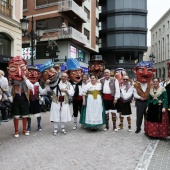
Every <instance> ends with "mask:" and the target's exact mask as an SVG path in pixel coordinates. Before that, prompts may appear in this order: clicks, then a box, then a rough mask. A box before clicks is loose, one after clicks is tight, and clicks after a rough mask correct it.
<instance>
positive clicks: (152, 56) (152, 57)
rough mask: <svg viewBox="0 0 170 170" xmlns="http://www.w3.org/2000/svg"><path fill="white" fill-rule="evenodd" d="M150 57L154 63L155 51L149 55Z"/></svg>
mask: <svg viewBox="0 0 170 170" xmlns="http://www.w3.org/2000/svg"><path fill="white" fill-rule="evenodd" d="M149 58H150V61H152V62H153V63H154V59H155V56H154V55H153V53H152V54H150V55H149Z"/></svg>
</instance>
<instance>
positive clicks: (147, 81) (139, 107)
mask: <svg viewBox="0 0 170 170" xmlns="http://www.w3.org/2000/svg"><path fill="white" fill-rule="evenodd" d="M133 71H134V73H135V74H136V76H137V82H136V83H135V84H134V98H135V99H136V131H135V133H139V132H140V131H141V125H142V120H143V116H144V114H145V113H146V107H147V99H148V96H149V91H150V88H151V86H152V85H151V80H152V77H153V75H154V73H155V71H156V70H155V69H154V68H153V63H152V62H151V61H141V62H139V63H138V64H137V65H136V67H134V68H133Z"/></svg>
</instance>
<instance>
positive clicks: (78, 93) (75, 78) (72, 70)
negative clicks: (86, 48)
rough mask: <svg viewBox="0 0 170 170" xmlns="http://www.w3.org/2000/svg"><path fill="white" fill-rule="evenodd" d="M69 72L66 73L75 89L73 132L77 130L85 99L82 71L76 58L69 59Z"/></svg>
mask: <svg viewBox="0 0 170 170" xmlns="http://www.w3.org/2000/svg"><path fill="white" fill-rule="evenodd" d="M66 65H67V70H66V73H67V74H68V76H69V81H70V83H71V85H72V87H73V88H74V95H73V116H74V122H73V123H74V125H73V130H75V129H77V117H78V112H81V108H82V103H83V98H82V88H83V87H84V85H85V84H84V83H83V82H82V69H81V67H80V64H79V61H78V60H77V59H76V58H68V59H67V61H66Z"/></svg>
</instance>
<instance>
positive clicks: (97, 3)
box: [96, 0, 99, 8]
mask: <svg viewBox="0 0 170 170" xmlns="http://www.w3.org/2000/svg"><path fill="white" fill-rule="evenodd" d="M98 7H99V2H98V0H96V8H98Z"/></svg>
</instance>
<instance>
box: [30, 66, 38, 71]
mask: <svg viewBox="0 0 170 170" xmlns="http://www.w3.org/2000/svg"><path fill="white" fill-rule="evenodd" d="M28 70H36V71H39V69H38V67H37V66H28Z"/></svg>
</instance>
